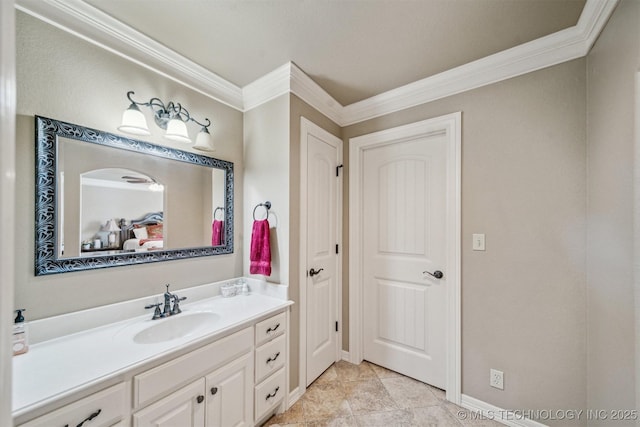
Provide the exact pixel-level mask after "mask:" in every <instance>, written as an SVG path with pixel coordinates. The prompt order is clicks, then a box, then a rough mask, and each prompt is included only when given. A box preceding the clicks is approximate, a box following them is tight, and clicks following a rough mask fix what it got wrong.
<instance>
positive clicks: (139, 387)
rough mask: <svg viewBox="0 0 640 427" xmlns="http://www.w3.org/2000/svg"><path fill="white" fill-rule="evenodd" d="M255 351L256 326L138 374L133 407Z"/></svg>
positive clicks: (134, 381)
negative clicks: (254, 329)
mask: <svg viewBox="0 0 640 427" xmlns="http://www.w3.org/2000/svg"><path fill="white" fill-rule="evenodd" d="M252 350H253V328H251V327H249V328H246V329H243V330H241V331H239V332H236V333H235V334H233V335H229V336H228V337H225V338H221V339H219V340H217V341H215V342H213V343H211V344H208V345H205V346H204V347H201V348H199V349H197V350H194V351H192V352H191V353H188V354H185V355H184V356H181V357H178V358H177V359H174V360H172V361H170V362H167V363H165V364H164V365H160V366H158V367H155V368H153V369H150V370H148V371H146V372H144V373H142V374H140V375H136V376H135V377H134V378H133V406H134V408H138V407H141V406H144V405H146V404H148V403H150V402H151V401H153V400H154V399H156V398H157V397H160V396H162V395H164V394H167V393H168V392H170V391H172V390H175V389H176V388H178V387H180V386H181V385H183V384H187V383H188V382H190V381H193V380H194V379H195V378H197V377H198V376H202V375H204V374H206V373H208V372H210V371H212V370H214V369H216V368H218V367H220V366H222V365H223V364H224V363H226V362H228V361H230V360H232V359H234V358H236V357H237V356H239V355H241V354H244V353H247V352H250V351H252Z"/></svg>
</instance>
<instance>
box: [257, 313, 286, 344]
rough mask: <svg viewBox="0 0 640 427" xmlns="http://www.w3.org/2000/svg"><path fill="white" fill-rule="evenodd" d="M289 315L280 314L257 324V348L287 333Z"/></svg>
mask: <svg viewBox="0 0 640 427" xmlns="http://www.w3.org/2000/svg"><path fill="white" fill-rule="evenodd" d="M286 328H287V315H286V313H280V314H277V315H275V316H273V317H270V318H268V319H267V320H263V321H262V322H260V323H258V324H256V346H259V345H260V344H262V343H265V342H267V341H269V340H272V339H273V338H275V337H277V336H280V335H282V334H284V333H285V330H286Z"/></svg>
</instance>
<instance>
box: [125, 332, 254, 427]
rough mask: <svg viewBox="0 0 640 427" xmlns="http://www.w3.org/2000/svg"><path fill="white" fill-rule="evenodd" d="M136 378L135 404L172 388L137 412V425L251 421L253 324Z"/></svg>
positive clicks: (209, 426) (211, 426)
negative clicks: (177, 388)
mask: <svg viewBox="0 0 640 427" xmlns="http://www.w3.org/2000/svg"><path fill="white" fill-rule="evenodd" d="M197 376H199V377H200V378H198V379H196V380H195V381H194V377H197ZM186 381H191V382H190V383H189V384H188V385H187V386H185V387H183V388H181V389H179V390H178V391H174V390H175V389H176V385H179V384H181V383H184V382H186ZM133 383H134V406H136V407H142V406H145V405H146V404H147V403H148V402H150V401H154V400H155V399H156V398H157V397H159V396H161V395H164V394H167V392H169V393H170V394H169V395H168V396H166V397H164V398H162V399H161V400H159V401H157V402H155V403H153V404H151V405H148V406H146V407H144V408H143V409H140V410H139V411H137V412H136V413H134V414H133V426H134V427H147V426H149V427H151V426H156V427H161V426H165V425H166V426H176V425H179V426H185V427H192V426H193V427H195V426H198V427H200V426H202V427H204V426H207V427H214V426H245V425H246V426H249V425H252V423H253V328H252V327H250V328H246V329H243V330H241V331H239V332H236V333H235V334H232V335H230V336H228V337H225V338H222V339H220V340H218V341H216V342H214V343H211V344H208V345H206V346H204V347H201V348H199V349H197V350H195V351H192V352H190V353H187V354H185V355H184V356H181V357H178V358H176V359H174V360H172V361H170V362H167V363H165V364H163V365H160V366H158V367H156V368H153V369H151V370H149V371H147V372H144V373H142V374H139V375H136V376H135V377H134V381H133Z"/></svg>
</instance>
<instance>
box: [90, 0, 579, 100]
mask: <svg viewBox="0 0 640 427" xmlns="http://www.w3.org/2000/svg"><path fill="white" fill-rule="evenodd" d="M85 1H86V3H89V4H90V5H93V6H94V7H96V8H98V9H100V10H102V11H104V12H105V13H107V14H109V15H111V16H113V17H114V18H116V19H118V20H119V21H121V22H123V23H125V24H127V25H129V26H131V27H133V28H135V29H136V30H138V31H140V32H141V33H143V34H145V35H147V36H149V37H151V38H152V39H155V40H156V41H158V42H160V43H162V44H164V45H165V46H167V47H169V48H170V49H173V50H174V51H176V52H178V53H180V54H181V55H183V56H184V57H186V58H188V59H190V60H191V61H193V62H195V63H197V64H199V65H201V66H203V67H205V68H206V69H208V70H210V71H212V72H214V73H216V74H218V75H219V76H220V77H222V78H224V79H225V80H227V81H229V82H231V83H233V84H234V85H236V86H238V87H243V86H246V85H247V84H249V83H251V82H253V81H254V80H256V79H258V78H259V77H262V76H263V75H265V74H267V73H269V72H271V71H273V70H274V69H276V68H278V67H279V66H281V65H283V64H285V63H287V62H289V61H292V62H294V63H295V64H296V65H297V66H298V67H300V68H301V69H302V70H304V72H305V73H306V74H307V75H309V77H311V78H312V79H313V80H314V81H315V82H316V83H318V84H319V85H320V86H321V87H322V88H323V89H324V90H325V91H326V92H328V93H329V94H330V95H331V96H332V97H333V98H335V99H336V100H337V101H338V102H340V104H342V105H349V104H352V103H354V102H357V101H360V100H363V99H366V98H369V97H372V96H374V95H377V94H380V93H382V92H386V91H388V90H391V89H394V88H397V87H400V86H403V85H405V84H408V83H411V82H414V81H417V80H420V79H424V78H426V77H429V76H432V75H435V74H438V73H440V72H443V71H446V70H449V69H451V68H454V67H456V66H459V65H463V64H466V63H469V62H471V61H474V60H476V59H480V58H483V57H485V56H488V55H491V54H494V53H497V52H500V51H503V50H505V49H509V48H511V47H514V46H517V45H520V44H522V43H525V42H528V41H531V40H534V39H537V38H539V37H543V36H545V35H548V34H551V33H554V32H556V31H559V30H562V29H564V28H568V27H572V26H574V25H576V23H577V22H578V18H579V17H580V13H581V12H582V9H583V7H584V4H585V0H342V1H339V0H333V1H331V0H85Z"/></svg>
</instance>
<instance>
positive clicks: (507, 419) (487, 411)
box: [458, 394, 585, 427]
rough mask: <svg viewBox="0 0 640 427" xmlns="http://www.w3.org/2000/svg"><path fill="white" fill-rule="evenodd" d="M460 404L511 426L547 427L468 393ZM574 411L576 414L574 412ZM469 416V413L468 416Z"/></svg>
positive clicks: (463, 396)
mask: <svg viewBox="0 0 640 427" xmlns="http://www.w3.org/2000/svg"><path fill="white" fill-rule="evenodd" d="M460 406H462V407H463V408H466V409H468V410H470V411H472V412H474V413H476V414H482V416H484V417H486V418H488V419H491V420H495V421H499V422H501V423H502V424H505V425H508V426H511V427H546V424H541V423H539V422H537V421H534V420H531V419H529V418H524V417H523V416H522V413H520V412H514V411H512V410H506V409H502V408H499V407H497V406H494V405H491V404H489V403H486V402H483V401H482V400H478V399H476V398H474V397H471V396H467V395H466V394H463V395H462V399H461V403H460ZM569 411H570V410H566V411H564V412H565V413H566V412H569ZM572 413H573V414H574V412H572ZM584 416H585V414H584V413H583V414H582V417H583V418H584ZM468 417H469V415H467V418H468ZM458 419H460V416H458Z"/></svg>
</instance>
